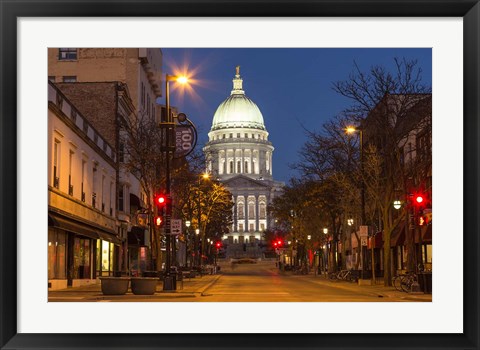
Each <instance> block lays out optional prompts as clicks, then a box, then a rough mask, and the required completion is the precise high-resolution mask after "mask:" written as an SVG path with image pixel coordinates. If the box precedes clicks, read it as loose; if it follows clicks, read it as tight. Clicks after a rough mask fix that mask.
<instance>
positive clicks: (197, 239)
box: [194, 228, 200, 265]
mask: <svg viewBox="0 0 480 350" xmlns="http://www.w3.org/2000/svg"><path fill="white" fill-rule="evenodd" d="M199 235H200V229H199V228H197V229H196V230H195V240H194V241H195V242H194V243H195V261H194V263H195V265H198V251H199V249H198V243H199ZM197 242H198V243H197Z"/></svg>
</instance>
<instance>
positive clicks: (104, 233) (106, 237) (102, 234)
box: [97, 231, 122, 245]
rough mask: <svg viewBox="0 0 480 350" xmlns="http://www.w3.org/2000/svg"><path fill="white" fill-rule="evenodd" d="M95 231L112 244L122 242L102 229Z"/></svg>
mask: <svg viewBox="0 0 480 350" xmlns="http://www.w3.org/2000/svg"><path fill="white" fill-rule="evenodd" d="M97 233H98V236H99V238H100V239H103V240H104V241H108V242H112V243H113V244H116V245H121V244H122V241H121V240H120V239H119V238H118V237H117V236H114V235H112V234H110V233H106V232H102V231H98V232H97Z"/></svg>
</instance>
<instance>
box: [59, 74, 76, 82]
mask: <svg viewBox="0 0 480 350" xmlns="http://www.w3.org/2000/svg"><path fill="white" fill-rule="evenodd" d="M62 80H63V82H64V83H76V82H77V76H75V75H64V76H63V77H62Z"/></svg>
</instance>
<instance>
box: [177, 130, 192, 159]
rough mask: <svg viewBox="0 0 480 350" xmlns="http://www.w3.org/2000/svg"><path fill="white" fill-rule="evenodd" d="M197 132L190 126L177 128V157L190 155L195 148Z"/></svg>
mask: <svg viewBox="0 0 480 350" xmlns="http://www.w3.org/2000/svg"><path fill="white" fill-rule="evenodd" d="M195 136H196V135H195V132H194V128H193V127H192V126H190V125H177V126H176V128H175V156H177V157H182V156H186V155H187V154H189V153H190V152H191V151H192V149H193V147H195Z"/></svg>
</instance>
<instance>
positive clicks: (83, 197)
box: [82, 159, 87, 202]
mask: <svg viewBox="0 0 480 350" xmlns="http://www.w3.org/2000/svg"><path fill="white" fill-rule="evenodd" d="M86 167H87V161H86V160H84V159H82V202H85V189H84V184H85V175H86V172H87V169H86Z"/></svg>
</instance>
